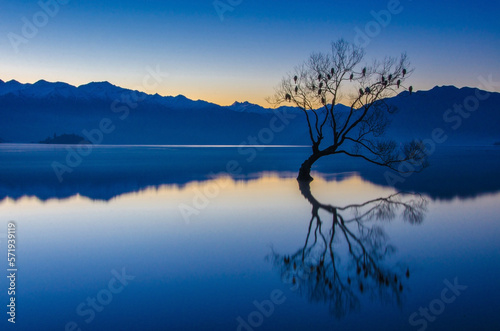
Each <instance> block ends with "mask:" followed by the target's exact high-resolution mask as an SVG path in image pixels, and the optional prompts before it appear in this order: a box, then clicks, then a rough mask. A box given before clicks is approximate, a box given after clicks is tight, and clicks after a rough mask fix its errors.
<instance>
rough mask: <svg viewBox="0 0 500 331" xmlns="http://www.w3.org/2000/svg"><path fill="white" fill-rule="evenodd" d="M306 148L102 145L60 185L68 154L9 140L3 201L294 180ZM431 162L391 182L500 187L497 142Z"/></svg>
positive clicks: (329, 166) (335, 167) (441, 192)
mask: <svg viewBox="0 0 500 331" xmlns="http://www.w3.org/2000/svg"><path fill="white" fill-rule="evenodd" d="M308 152H309V149H308V148H266V149H261V150H257V149H255V148H252V147H245V148H243V149H240V150H238V148H235V147H226V148H199V147H193V148H173V147H104V146H99V147H95V148H94V150H93V151H92V153H91V154H90V155H88V156H86V157H84V158H82V162H81V164H80V165H78V166H77V167H75V168H72V169H71V170H72V171H71V173H69V172H68V173H65V174H64V175H63V176H62V177H63V181H62V182H59V180H58V179H57V176H56V175H55V173H54V170H53V168H52V166H51V165H52V163H53V162H60V163H62V164H65V162H66V161H65V159H66V157H67V155H68V151H67V150H66V148H65V147H64V146H60V147H53V146H47V147H40V146H36V147H35V146H15V145H10V146H6V147H2V148H1V149H0V156H1V160H2V162H1V164H0V199H5V198H7V197H10V198H13V199H18V198H20V197H23V196H36V197H38V198H39V199H41V200H47V199H51V198H58V199H61V198H67V197H71V196H74V195H76V194H79V195H82V196H86V197H89V198H91V199H96V200H110V199H112V198H114V197H116V196H119V195H122V194H125V193H129V192H136V191H140V190H142V189H145V188H148V187H158V186H161V185H177V186H183V185H185V184H187V183H189V182H192V181H204V180H208V179H210V178H213V177H214V176H217V174H224V173H227V172H228V170H227V169H237V170H241V171H235V172H237V174H234V175H233V176H232V177H233V178H235V179H238V180H244V181H246V180H251V179H253V178H256V177H259V176H260V174H262V173H265V172H274V173H277V174H279V175H280V176H283V177H295V176H296V172H297V170H298V168H299V166H300V164H301V162H302V161H303V160H304V158H305V157H306V156H307V154H308ZM254 156H255V158H254V159H252V158H253V157H254ZM229 162H231V166H230V167H229V168H228V164H230V163H229ZM430 163H431V166H430V167H429V168H427V169H425V170H424V171H423V172H422V173H418V174H417V173H416V174H412V175H410V176H409V177H407V178H404V179H403V178H401V177H399V179H397V180H394V182H396V183H395V187H396V188H397V189H398V190H404V191H413V192H418V193H424V194H427V195H429V196H430V197H431V198H434V199H451V198H453V197H460V198H467V197H474V196H477V195H480V194H484V193H493V192H497V191H499V190H500V176H499V174H500V170H499V169H500V149H498V148H496V147H484V148H472V147H471V148H448V149H446V150H444V149H443V150H439V151H438V152H436V153H434V154H433V155H432V156H431V158H430ZM315 170H316V176H322V177H325V178H326V179H328V180H339V178H342V177H345V176H348V175H349V174H354V173H358V174H360V175H361V176H362V177H363V178H364V179H365V180H368V181H370V182H372V183H374V184H378V185H383V186H390V185H389V184H388V182H387V173H386V170H385V169H382V168H379V167H373V166H371V165H369V164H366V163H364V162H362V161H359V160H352V159H349V158H346V157H331V158H325V160H322V161H320V162H319V163H318V167H317V168H316V169H315ZM231 171H233V170H231Z"/></svg>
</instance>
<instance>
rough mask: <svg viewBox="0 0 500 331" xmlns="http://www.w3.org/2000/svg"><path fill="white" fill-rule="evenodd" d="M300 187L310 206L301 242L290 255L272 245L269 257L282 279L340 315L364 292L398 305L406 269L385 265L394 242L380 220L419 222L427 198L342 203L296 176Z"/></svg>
mask: <svg viewBox="0 0 500 331" xmlns="http://www.w3.org/2000/svg"><path fill="white" fill-rule="evenodd" d="M299 186H300V191H301V193H302V195H303V196H304V197H305V198H306V199H307V200H308V201H309V203H311V205H312V211H311V219H310V221H309V227H308V231H307V236H306V239H305V243H304V245H303V246H302V247H301V248H299V249H298V250H297V251H296V252H295V253H293V254H291V255H280V254H278V253H277V252H275V251H274V250H273V251H272V253H271V254H270V255H269V256H268V258H269V259H270V260H271V261H272V262H273V264H274V266H275V268H276V269H278V270H279V272H280V274H281V277H282V280H283V281H284V282H286V283H288V284H291V288H292V290H294V291H297V292H298V293H300V294H301V295H303V296H306V297H307V298H308V300H309V301H311V302H324V303H325V304H328V305H329V310H330V312H331V313H332V314H333V315H335V316H336V317H338V318H341V317H343V316H345V315H347V314H348V313H350V312H353V311H359V309H360V306H361V304H360V296H362V295H369V296H370V297H371V298H379V299H380V300H381V301H382V302H395V303H396V304H398V305H401V304H402V298H403V293H404V289H405V282H407V281H408V278H409V277H410V269H409V267H408V266H405V265H403V264H401V263H396V264H395V265H392V266H388V264H389V263H388V262H387V261H386V260H387V259H388V257H389V256H390V255H391V253H393V252H394V251H395V247H393V246H391V245H390V244H389V243H388V238H387V236H386V235H385V233H384V231H383V229H382V227H381V226H380V224H379V223H380V222H381V221H388V220H393V219H395V218H397V217H401V218H402V219H403V220H404V221H406V222H408V223H411V224H420V223H421V222H422V221H423V219H424V216H425V212H426V210H427V201H426V200H425V199H424V198H423V197H422V196H420V195H418V194H409V193H395V194H392V195H390V196H387V197H382V198H378V199H373V200H369V201H366V202H364V203H359V204H350V205H347V206H343V207H340V206H333V205H329V204H323V203H321V202H319V201H318V200H316V198H315V197H314V196H313V195H312V193H311V187H310V182H300V181H299ZM327 219H328V220H327Z"/></svg>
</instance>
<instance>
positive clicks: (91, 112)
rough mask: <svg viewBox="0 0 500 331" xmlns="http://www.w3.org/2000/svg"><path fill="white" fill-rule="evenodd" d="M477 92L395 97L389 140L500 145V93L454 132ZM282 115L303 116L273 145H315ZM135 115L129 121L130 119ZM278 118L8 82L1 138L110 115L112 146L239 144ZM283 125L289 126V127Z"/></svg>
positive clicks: (247, 108) (113, 89) (257, 110)
mask: <svg viewBox="0 0 500 331" xmlns="http://www.w3.org/2000/svg"><path fill="white" fill-rule="evenodd" d="M393 79H395V78H394V77H393ZM476 91H478V90H477V89H472V88H461V89H458V88H456V87H450V86H442V87H435V88H433V89H432V90H430V91H415V92H413V95H412V96H411V97H409V94H408V92H403V93H400V94H399V95H398V96H396V97H394V98H390V99H384V101H385V102H387V104H388V105H390V106H391V107H392V106H394V107H396V108H398V112H397V113H396V114H394V116H393V118H392V124H391V125H390V126H389V127H388V129H387V136H389V137H393V138H394V139H396V140H401V141H406V140H412V139H415V138H424V139H428V138H431V137H432V132H433V130H434V129H435V128H442V129H443V130H444V131H445V133H446V135H447V136H448V139H447V140H446V141H445V142H444V143H443V144H444V145H490V146H491V144H492V142H493V141H497V140H498V127H499V126H500V113H499V112H498V111H497V105H498V104H500V93H488V92H485V91H480V93H481V95H486V94H487V95H488V98H487V99H486V100H482V101H481V102H480V103H479V108H478V109H477V110H475V111H474V112H471V115H470V116H469V117H468V118H466V119H463V121H462V123H461V126H460V127H459V128H458V129H456V130H455V129H453V126H454V125H456V124H457V122H455V121H457V119H456V118H454V117H451V118H448V120H453V121H452V122H445V121H444V119H443V114H444V113H445V112H446V111H447V110H448V109H453V105H454V104H462V103H463V102H464V100H465V99H466V98H468V97H469V96H474V94H475V93H476ZM292 93H293V94H294V93H295V92H292ZM356 93H357V92H356ZM139 100H140V101H139ZM336 108H338V111H339V112H348V110H349V108H348V107H346V106H343V105H337V107H336ZM278 111H279V112H281V113H283V112H287V113H289V114H294V115H296V117H295V118H293V119H289V123H288V124H287V125H285V127H284V128H283V130H282V131H280V132H276V134H275V135H274V137H273V139H272V141H271V142H270V144H274V145H276V144H293V145H308V144H310V138H309V133H308V129H307V124H305V121H306V119H305V116H304V114H303V113H302V112H301V111H300V110H299V109H298V108H293V107H290V106H288V105H287V106H283V107H280V108H279V109H278ZM127 112H128V116H126V117H123V116H124V115H125V114H126V113H127ZM455 115H456V114H455ZM455 115H453V116H455ZM274 116H275V114H274V112H273V110H272V109H268V108H263V107H261V106H258V105H253V104H250V103H235V104H233V105H231V106H228V107H221V106H218V105H215V104H212V103H209V102H205V101H193V100H189V99H187V98H186V97H184V96H177V97H162V96H160V95H158V94H155V95H147V94H145V93H142V92H137V91H132V90H127V89H123V88H120V87H118V86H114V85H112V84H109V83H107V82H103V83H90V84H87V85H82V86H79V87H74V86H71V85H69V84H66V83H60V82H59V83H49V82H46V81H41V82H37V83H35V84H21V83H19V82H16V81H9V82H6V83H0V133H1V135H2V139H3V140H4V142H13V143H30V142H36V141H40V140H41V139H42V138H44V137H46V136H47V134H51V133H52V132H71V133H74V134H77V135H80V136H84V135H83V133H82V132H83V131H84V130H87V131H91V130H93V129H97V128H99V124H100V122H101V121H102V120H103V119H104V118H109V119H110V120H112V122H113V123H112V124H113V125H114V126H115V130H113V132H112V133H110V134H105V136H104V139H103V143H105V144H117V145H120V144H122V145H124V144H132V145H141V144H148V145H165V144H224V145H227V144H236V145H237V144H240V143H242V142H244V141H248V137H249V136H256V135H257V134H258V133H259V132H260V130H262V129H265V128H269V126H270V121H271V119H272V118H273V117H274ZM449 116H451V115H449ZM275 124H276V123H275ZM277 125H279V126H281V122H278V123H277ZM324 136H325V137H324V140H325V141H332V140H333V137H332V135H331V134H329V133H328V132H325V134H324ZM259 143H262V142H259Z"/></svg>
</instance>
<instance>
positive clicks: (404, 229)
mask: <svg viewBox="0 0 500 331" xmlns="http://www.w3.org/2000/svg"><path fill="white" fill-rule="evenodd" d="M68 148H71V147H68V146H66V147H65V146H56V147H54V146H36V145H0V160H1V161H0V162H1V163H0V199H1V200H0V215H1V218H0V255H1V256H6V255H7V242H6V239H7V238H6V234H7V224H8V223H9V222H10V221H14V222H15V224H16V234H17V238H16V242H17V246H16V254H17V260H16V263H17V268H18V272H17V283H16V326H15V327H16V328H18V329H20V330H65V329H67V330H71V329H75V330H78V329H81V330H200V329H202V330H205V329H206V330H281V329H284V330H285V329H288V330H311V329H316V330H331V329H333V330H424V329H426V330H459V329H460V330H469V329H471V330H498V329H500V322H499V321H498V318H497V314H498V308H499V305H498V303H497V300H496V296H495V294H496V293H500V285H499V283H498V280H497V275H498V273H499V271H500V255H499V253H500V242H499V241H498V237H499V235H500V218H499V216H498V215H499V212H500V204H499V202H500V176H499V174H500V170H498V169H500V167H499V165H500V149H498V148H491V147H482V148H467V149H464V148H449V149H443V150H439V151H438V152H436V153H435V155H433V156H432V157H431V160H430V161H431V166H430V167H429V168H428V169H426V170H425V171H424V172H423V173H421V174H413V175H411V176H409V177H405V178H404V180H403V181H402V182H398V183H396V185H395V187H393V186H394V185H393V186H391V185H389V184H390V183H388V182H387V176H386V175H387V173H386V172H385V170H384V169H379V168H374V167H371V166H369V165H367V164H365V163H362V162H358V161H356V162H353V161H352V160H350V159H346V158H330V159H325V160H321V161H320V162H319V164H318V165H317V167H316V168H315V169H314V171H315V172H314V177H315V180H314V181H313V182H312V183H311V185H310V187H299V185H298V183H297V181H296V180H295V176H296V171H297V169H298V167H299V166H300V163H301V162H302V161H303V159H304V158H305V157H307V154H308V152H309V150H308V149H307V148H302V147H290V148H285V147H281V148H263V149H257V148H255V147H253V148H254V149H251V148H252V147H246V148H247V149H244V150H242V149H239V148H238V147H225V148H216V147H211V148H206V147H189V148H183V147H178V146H177V147H173V146H163V147H155V146H142V147H138V146H136V147H131V146H128V147H113V146H95V147H94V148H93V150H92V151H91V152H90V153H88V155H85V156H82V157H81V160H80V161H79V162H76V161H78V160H76V161H75V160H73V161H75V163H71V162H70V163H68V162H67V157H68V154H69V153H71V149H68ZM54 162H58V163H59V164H62V165H66V166H68V167H69V168H71V172H65V173H64V174H63V176H62V180H60V178H58V176H57V174H56V172H55V171H54V167H53V165H54ZM76 163H78V164H76ZM73 165H74V167H73ZM399 191H405V192H411V194H399V195H394V194H397V192H399ZM381 198H385V200H382V199H381ZM332 238H333V240H332ZM330 240H331V242H330ZM306 241H307V244H306ZM349 247H350V248H351V250H349ZM2 264H3V265H4V267H3V269H4V270H5V273H7V271H6V270H7V261H6V259H4V262H2ZM358 267H359V269H360V270H359V274H358ZM407 272H408V277H407V275H406V273H407ZM365 273H366V277H365ZM394 276H396V278H397V281H396V280H395V279H394ZM325 280H326V281H325ZM349 281H350V284H349ZM386 281H387V282H388V284H386ZM453 283H457V284H458V285H457V286H453V285H451V284H453ZM361 285H362V286H361ZM8 287H9V284H8V282H7V279H6V278H2V280H1V281H0V293H2V295H1V298H2V302H3V304H2V306H3V307H4V308H3V309H4V312H2V315H3V316H4V317H3V318H2V321H1V322H0V323H1V324H2V329H4V328H7V327H11V328H14V327H12V326H10V325H9V324H10V323H9V322H8V321H7V318H9V316H8V315H7V314H6V312H7V307H6V305H7V304H8V300H9V296H8V295H7V288H8ZM450 287H451V289H450ZM443 293H444V295H443ZM445 301H446V302H445Z"/></svg>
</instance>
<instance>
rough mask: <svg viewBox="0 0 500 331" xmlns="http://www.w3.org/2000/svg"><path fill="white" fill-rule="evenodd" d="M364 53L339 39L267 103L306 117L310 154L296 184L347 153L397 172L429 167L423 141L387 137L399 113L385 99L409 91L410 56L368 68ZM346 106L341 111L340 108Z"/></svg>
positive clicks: (314, 56) (283, 83) (284, 83)
mask: <svg viewBox="0 0 500 331" xmlns="http://www.w3.org/2000/svg"><path fill="white" fill-rule="evenodd" d="M364 56H365V51H364V50H363V49H362V48H360V47H357V46H356V45H353V44H351V43H348V42H346V41H345V40H343V39H340V40H338V41H336V42H333V43H332V52H331V53H330V54H324V53H313V54H312V55H311V56H310V58H309V60H308V61H306V62H305V63H304V64H302V65H300V66H298V67H296V68H295V70H294V72H292V73H290V74H288V75H287V76H286V77H284V78H283V80H282V81H281V84H280V85H279V86H278V87H277V89H276V93H275V95H274V96H273V97H272V98H269V99H268V101H269V102H270V103H271V104H273V105H275V106H279V105H282V104H283V103H286V102H288V103H292V104H293V105H294V106H296V107H298V108H300V109H301V110H302V111H303V113H304V114H305V117H306V120H307V126H308V129H309V138H310V139H311V143H312V154H311V156H310V157H309V158H308V159H307V160H305V161H304V163H303V164H302V165H301V167H300V170H299V175H298V177H297V179H298V180H301V181H311V180H312V179H313V178H312V177H311V175H310V172H311V166H312V165H313V164H314V163H315V162H316V161H317V160H318V159H320V158H321V157H323V156H326V155H334V154H345V155H349V156H352V157H356V158H362V159H365V160H366V161H369V162H371V163H374V164H377V165H380V166H384V167H388V168H391V169H393V170H396V171H399V172H408V170H405V171H403V170H402V169H401V168H400V165H401V164H402V163H404V162H409V163H410V164H411V165H412V166H411V167H406V169H408V168H410V169H411V170H410V171H412V172H413V171H420V170H421V169H422V168H424V167H425V166H426V153H425V149H424V145H423V144H422V143H421V142H420V141H410V142H406V143H404V144H399V143H396V141H395V140H391V139H387V138H385V137H384V133H385V131H386V128H387V126H388V124H389V123H390V116H391V115H392V114H394V112H395V111H396V109H395V108H394V107H391V106H390V105H388V104H387V103H386V102H385V99H386V98H388V97H392V96H395V95H397V93H398V91H401V90H402V89H404V90H408V91H409V92H410V94H411V93H412V91H413V88H412V87H411V86H410V87H408V88H407V87H405V85H404V84H405V81H406V79H407V78H408V77H409V76H410V75H411V73H412V72H413V69H411V68H410V63H409V61H408V58H407V56H406V54H402V55H401V56H400V57H399V58H393V57H386V58H385V59H384V60H383V61H377V60H374V61H373V62H372V63H371V64H370V65H368V64H365V63H364V62H363V61H364V60H363V59H364ZM341 103H342V104H344V105H347V107H341V105H340V104H341Z"/></svg>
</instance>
